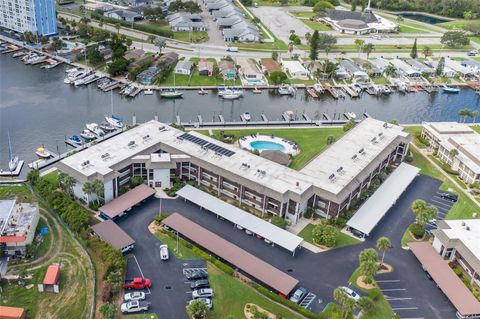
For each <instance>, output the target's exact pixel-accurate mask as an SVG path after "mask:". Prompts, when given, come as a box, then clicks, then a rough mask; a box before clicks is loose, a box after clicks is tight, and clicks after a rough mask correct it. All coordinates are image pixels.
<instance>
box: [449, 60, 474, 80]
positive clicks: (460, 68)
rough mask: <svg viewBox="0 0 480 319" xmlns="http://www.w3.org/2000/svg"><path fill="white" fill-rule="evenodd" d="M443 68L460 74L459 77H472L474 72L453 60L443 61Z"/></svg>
mask: <svg viewBox="0 0 480 319" xmlns="http://www.w3.org/2000/svg"><path fill="white" fill-rule="evenodd" d="M445 66H447V67H449V68H450V69H452V70H454V71H455V72H457V73H460V75H462V76H472V75H474V72H473V71H472V70H471V69H470V68H468V67H465V66H463V65H462V64H461V63H460V62H458V61H455V60H451V59H445Z"/></svg>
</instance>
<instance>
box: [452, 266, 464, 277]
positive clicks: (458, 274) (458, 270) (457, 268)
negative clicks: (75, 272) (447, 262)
mask: <svg viewBox="0 0 480 319" xmlns="http://www.w3.org/2000/svg"><path fill="white" fill-rule="evenodd" d="M453 272H454V273H455V274H456V275H457V276H459V277H460V276H461V275H462V270H461V269H460V267H458V266H457V267H455V268H453Z"/></svg>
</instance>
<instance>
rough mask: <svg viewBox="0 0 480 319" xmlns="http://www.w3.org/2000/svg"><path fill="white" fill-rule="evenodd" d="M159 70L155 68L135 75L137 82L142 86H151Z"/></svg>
mask: <svg viewBox="0 0 480 319" xmlns="http://www.w3.org/2000/svg"><path fill="white" fill-rule="evenodd" d="M160 72H161V70H160V69H159V68H157V67H155V66H152V67H149V68H148V69H146V70H144V71H142V72H140V73H139V74H138V75H137V82H138V83H140V84H143V85H151V84H152V83H153V82H155V80H156V79H157V77H158V76H159V74H160Z"/></svg>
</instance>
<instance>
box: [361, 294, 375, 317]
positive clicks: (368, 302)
mask: <svg viewBox="0 0 480 319" xmlns="http://www.w3.org/2000/svg"><path fill="white" fill-rule="evenodd" d="M357 305H358V307H360V309H362V311H363V312H364V313H368V312H370V311H372V309H373V307H374V306H375V304H374V303H373V300H372V299H370V298H369V297H367V296H362V297H360V299H358V301H357Z"/></svg>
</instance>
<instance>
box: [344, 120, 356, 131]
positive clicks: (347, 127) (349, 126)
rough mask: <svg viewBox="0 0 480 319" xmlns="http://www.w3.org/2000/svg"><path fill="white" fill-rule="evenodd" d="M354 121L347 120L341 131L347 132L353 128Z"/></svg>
mask: <svg viewBox="0 0 480 319" xmlns="http://www.w3.org/2000/svg"><path fill="white" fill-rule="evenodd" d="M355 124H356V123H355V120H353V119H349V120H348V121H347V122H346V123H345V124H344V125H343V131H344V132H346V131H349V130H351V129H352V128H353V127H354V126H355Z"/></svg>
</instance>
